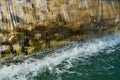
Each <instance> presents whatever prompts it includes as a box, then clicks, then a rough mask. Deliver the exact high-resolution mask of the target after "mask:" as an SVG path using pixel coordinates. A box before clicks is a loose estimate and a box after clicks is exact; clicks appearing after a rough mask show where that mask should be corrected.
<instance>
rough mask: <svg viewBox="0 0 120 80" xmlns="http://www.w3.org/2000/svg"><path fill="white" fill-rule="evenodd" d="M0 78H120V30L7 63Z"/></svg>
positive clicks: (55, 79) (84, 79)
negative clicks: (48, 53) (49, 52)
mask: <svg viewBox="0 0 120 80" xmlns="http://www.w3.org/2000/svg"><path fill="white" fill-rule="evenodd" d="M46 54H47V53H46ZM0 80H120V33H114V34H112V35H108V36H104V37H102V38H94V39H91V40H87V41H85V42H82V43H81V42H73V43H71V44H69V45H68V46H65V47H63V48H61V49H58V50H56V51H53V52H52V54H50V55H47V56H46V57H44V58H42V59H38V58H37V59H35V58H30V59H27V60H25V61H24V62H23V63H18V64H14V63H11V64H10V65H9V66H5V65H4V66H3V67H2V68H0Z"/></svg>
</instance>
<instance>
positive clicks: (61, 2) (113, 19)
mask: <svg viewBox="0 0 120 80" xmlns="http://www.w3.org/2000/svg"><path fill="white" fill-rule="evenodd" d="M119 4H120V3H119V2H118V1H117V0H114V1H102V2H101V0H96V1H93V0H85V1H83V0H0V47H1V49H0V55H1V57H3V58H4V59H9V58H11V57H14V56H20V55H29V54H31V53H33V52H36V51H39V50H41V51H42V50H45V49H47V48H55V47H58V46H62V45H64V44H67V43H69V41H76V40H81V41H82V40H84V39H86V38H88V37H90V36H93V35H96V34H97V35H99V34H108V33H111V32H114V31H116V30H119V29H120V27H119V26H120V5H119ZM3 46H8V48H7V47H5V48H4V50H3ZM6 48H7V49H6Z"/></svg>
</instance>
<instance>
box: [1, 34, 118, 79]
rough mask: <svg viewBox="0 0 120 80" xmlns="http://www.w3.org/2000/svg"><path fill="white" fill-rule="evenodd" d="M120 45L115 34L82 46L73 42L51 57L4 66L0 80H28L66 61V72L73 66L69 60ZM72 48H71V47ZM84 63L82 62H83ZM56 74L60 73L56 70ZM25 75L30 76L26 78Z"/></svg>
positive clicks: (89, 41) (92, 54) (95, 53)
mask: <svg viewBox="0 0 120 80" xmlns="http://www.w3.org/2000/svg"><path fill="white" fill-rule="evenodd" d="M119 43H120V33H115V34H113V35H111V36H105V37H103V38H97V39H92V40H88V41H86V42H84V43H83V44H82V45H80V44H78V43H77V42H75V43H74V44H72V45H69V46H68V47H69V49H68V48H67V49H66V48H64V49H61V50H60V52H53V54H52V55H50V56H46V57H44V58H43V59H33V60H32V62H30V61H31V60H26V61H24V63H19V64H17V65H15V64H11V65H10V66H4V67H2V68H1V69H0V80H30V79H28V78H31V80H32V77H34V76H36V75H37V74H39V73H41V72H43V71H45V70H46V69H49V70H50V71H51V72H52V70H53V68H54V67H55V66H57V65H59V64H61V63H62V61H64V60H68V61H67V65H65V68H66V70H67V69H69V68H70V67H72V66H74V65H72V64H71V60H73V59H80V58H79V57H89V56H95V55H97V54H98V52H99V51H101V50H103V49H107V48H109V47H114V46H116V45H118V44H119ZM71 46H72V47H71ZM83 61H84V60H83ZM56 72H57V73H58V74H60V73H62V71H60V70H59V69H58V68H56ZM27 75H31V76H30V77H28V76H27Z"/></svg>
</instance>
